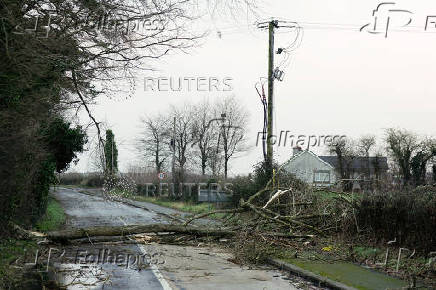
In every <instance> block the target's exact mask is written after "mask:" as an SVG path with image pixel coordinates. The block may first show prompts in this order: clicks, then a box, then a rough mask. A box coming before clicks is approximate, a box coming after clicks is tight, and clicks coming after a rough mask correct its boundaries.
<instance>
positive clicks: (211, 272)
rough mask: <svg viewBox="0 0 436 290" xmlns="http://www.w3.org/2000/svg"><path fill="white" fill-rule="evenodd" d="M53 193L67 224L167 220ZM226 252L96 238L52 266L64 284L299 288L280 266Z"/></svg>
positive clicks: (73, 193)
mask: <svg viewBox="0 0 436 290" xmlns="http://www.w3.org/2000/svg"><path fill="white" fill-rule="evenodd" d="M54 196H55V198H56V199H57V200H58V201H59V202H60V203H61V205H62V206H63V207H64V209H65V213H66V214H67V224H66V228H86V227H92V226H121V225H129V224H152V223H167V222H169V221H168V220H166V218H165V217H164V216H161V215H159V213H157V212H155V210H158V208H157V209H156V208H155V209H154V210H153V211H148V210H144V209H141V208H136V207H132V206H129V205H126V204H122V203H119V202H114V201H109V200H105V199H104V198H102V197H99V196H92V195H88V194H83V193H80V192H78V190H76V189H66V188H59V189H58V190H57V191H56V192H55V193H54ZM103 252H104V253H105V254H106V256H105V255H104V254H102V253H103ZM108 253H110V254H108ZM117 258H118V260H117ZM230 258H231V255H229V254H228V253H226V252H224V251H223V250H221V249H217V248H211V247H189V246H186V247H183V246H172V245H162V244H150V243H148V244H147V243H144V244H126V243H122V242H121V243H109V244H101V243H100V244H84V245H80V246H68V247H66V254H64V255H63V256H62V259H63V261H62V262H59V263H55V268H56V269H57V274H56V277H57V280H58V281H60V282H61V283H62V284H63V285H68V287H67V289H165V290H166V289H250V290H251V289H298V288H296V287H295V286H294V285H296V284H295V281H294V282H292V281H290V280H289V279H288V278H287V276H285V275H283V273H281V272H279V271H276V270H274V269H270V268H258V269H249V268H242V267H240V266H239V265H236V264H234V263H232V262H230V261H229V259H230ZM126 264H127V265H126ZM309 289H313V288H309Z"/></svg>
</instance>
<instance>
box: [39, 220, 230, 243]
mask: <svg viewBox="0 0 436 290" xmlns="http://www.w3.org/2000/svg"><path fill="white" fill-rule="evenodd" d="M144 233H178V234H190V235H195V236H217V237H223V236H232V235H234V232H233V231H229V230H225V229H212V228H206V227H203V228H200V227H187V226H183V225H175V224H151V225H127V226H106V227H91V228H84V229H71V230H62V231H55V232H48V233H47V234H46V238H48V239H49V240H51V241H54V242H67V241H68V240H73V239H81V238H87V237H88V238H89V237H96V236H105V237H108V236H117V237H119V236H127V235H135V234H144Z"/></svg>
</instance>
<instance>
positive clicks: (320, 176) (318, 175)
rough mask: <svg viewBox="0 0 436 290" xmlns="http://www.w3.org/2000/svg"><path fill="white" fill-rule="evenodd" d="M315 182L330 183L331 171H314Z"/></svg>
mask: <svg viewBox="0 0 436 290" xmlns="http://www.w3.org/2000/svg"><path fill="white" fill-rule="evenodd" d="M313 182H314V183H330V171H328V170H315V171H314V172H313Z"/></svg>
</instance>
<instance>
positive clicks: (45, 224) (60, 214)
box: [36, 197, 66, 232]
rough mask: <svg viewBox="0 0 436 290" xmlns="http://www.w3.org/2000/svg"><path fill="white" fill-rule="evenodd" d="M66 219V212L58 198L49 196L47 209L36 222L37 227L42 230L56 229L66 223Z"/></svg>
mask: <svg viewBox="0 0 436 290" xmlns="http://www.w3.org/2000/svg"><path fill="white" fill-rule="evenodd" d="M65 219H66V217H65V212H64V209H63V208H62V206H61V205H60V204H59V203H58V202H57V201H56V199H54V198H53V197H49V200H48V204H47V210H46V212H45V214H44V215H43V216H42V217H41V219H40V220H39V221H38V222H37V223H36V228H37V229H38V230H39V231H42V232H48V231H55V230H58V229H60V228H61V227H62V226H63V225H64V223H65Z"/></svg>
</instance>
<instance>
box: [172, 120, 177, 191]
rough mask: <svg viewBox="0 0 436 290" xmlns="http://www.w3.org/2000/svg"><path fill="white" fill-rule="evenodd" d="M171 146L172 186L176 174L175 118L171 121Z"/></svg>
mask: <svg viewBox="0 0 436 290" xmlns="http://www.w3.org/2000/svg"><path fill="white" fill-rule="evenodd" d="M171 143H172V144H171V146H172V149H173V159H172V161H171V175H172V179H173V186H174V184H175V183H176V174H175V167H176V166H175V162H176V117H174V119H173V138H172V142H171Z"/></svg>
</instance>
